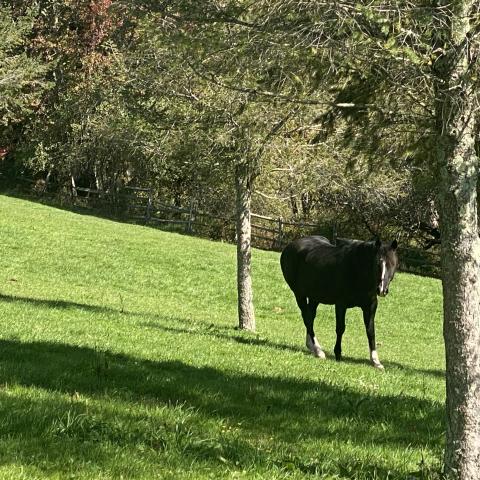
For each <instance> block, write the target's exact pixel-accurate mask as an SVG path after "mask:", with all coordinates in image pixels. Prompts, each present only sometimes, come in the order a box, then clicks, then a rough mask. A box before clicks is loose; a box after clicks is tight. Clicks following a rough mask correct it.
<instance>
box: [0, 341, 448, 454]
mask: <svg viewBox="0 0 480 480" xmlns="http://www.w3.org/2000/svg"><path fill="white" fill-rule="evenodd" d="M0 366H1V371H2V372H3V373H2V376H1V377H2V378H1V379H0V381H1V382H2V383H4V384H5V383H6V384H12V383H13V384H15V383H17V384H20V385H24V386H34V387H40V388H44V389H48V390H55V391H59V392H64V393H71V394H74V393H75V392H78V393H81V394H85V395H93V396H96V395H105V394H107V395H111V396H112V397H114V398H115V397H119V398H120V399H124V400H126V401H132V402H137V401H142V400H143V399H148V400H149V401H154V402H160V403H167V404H178V403H182V404H186V405H188V406H191V407H193V408H195V409H197V410H199V411H200V412H202V414H204V415H207V416H213V417H218V418H229V419H230V420H231V421H232V422H242V424H243V425H244V426H245V427H246V428H248V429H251V430H252V431H259V432H262V433H275V434H276V435H277V436H279V437H281V438H283V439H284V440H287V441H289V440H292V441H293V440H295V439H298V438H299V437H302V438H306V437H313V438H317V437H332V439H334V438H336V436H337V435H338V431H333V432H332V431H330V430H331V429H330V425H329V424H330V422H336V421H342V423H345V427H344V429H343V431H342V434H343V435H345V438H349V439H350V440H351V441H353V442H355V441H356V440H362V441H363V440H364V437H363V435H364V434H367V435H368V432H369V431H370V429H371V428H372V427H375V425H383V427H382V428H383V430H384V433H383V434H382V435H381V438H378V439H376V441H377V442H379V443H382V442H385V443H389V444H391V443H394V444H395V443H396V444H399V445H410V444H415V443H417V442H418V443H420V444H426V443H428V442H429V441H430V440H429V439H430V438H431V436H432V435H433V436H437V435H440V433H441V431H442V418H443V408H442V407H441V405H437V404H434V403H432V402H430V401H428V400H425V399H418V398H414V397H410V396H408V395H404V394H402V395H398V396H381V395H374V394H371V395H363V394H360V393H359V392H357V391H354V390H347V389H344V388H341V387H340V386H335V385H331V384H330V383H326V382H322V381H320V382H318V381H315V382H314V381H305V380H294V379H285V378H279V377H263V376H258V375H254V374H236V373H227V372H224V371H221V370H217V369H214V368H211V367H195V366H191V365H186V364H183V363H181V362H178V361H165V362H154V361H147V360H140V359H137V358H132V357H128V356H124V355H117V354H110V353H109V352H102V351H97V350H94V349H90V348H84V347H77V346H70V345H63V344H55V343H46V342H38V343H21V342H17V341H1V342H0Z"/></svg>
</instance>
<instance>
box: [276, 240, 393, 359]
mask: <svg viewBox="0 0 480 480" xmlns="http://www.w3.org/2000/svg"><path fill="white" fill-rule="evenodd" d="M396 250H397V241H396V240H394V241H393V242H390V243H382V242H381V241H380V240H376V241H372V242H361V241H359V240H348V239H338V240H337V244H336V245H332V244H331V243H330V242H329V241H328V240H327V239H326V238H325V237H320V236H312V237H305V238H300V239H298V240H295V241H294V242H292V243H290V244H289V245H287V246H286V247H285V249H284V250H283V252H282V255H281V257H280V264H281V267H282V272H283V276H284V277H285V280H286V282H287V283H288V285H289V287H290V288H291V289H292V291H293V293H294V295H295V298H296V300H297V304H298V306H299V308H300V310H301V312H302V318H303V322H304V324H305V328H306V329H307V340H306V344H307V348H308V349H309V350H310V351H311V352H312V353H313V354H314V355H315V356H316V357H319V358H325V353H324V352H323V350H322V347H321V346H320V344H319V343H318V341H317V339H316V338H315V333H314V331H313V322H314V320H315V315H316V313H317V307H318V304H319V303H323V304H328V305H335V318H336V333H337V342H336V344H335V349H334V352H335V358H336V359H337V360H341V358H342V335H343V333H344V332H345V314H346V311H347V308H352V307H360V308H361V309H362V311H363V321H364V323H365V329H366V332H367V338H368V346H369V348H370V360H371V362H372V364H373V366H374V367H376V368H383V365H382V364H381V363H380V360H379V359H378V354H377V349H376V344H375V312H376V310H377V295H380V296H385V295H387V293H388V287H389V285H390V282H391V280H392V279H393V276H394V274H395V271H396V269H397V265H398V258H397V252H396Z"/></svg>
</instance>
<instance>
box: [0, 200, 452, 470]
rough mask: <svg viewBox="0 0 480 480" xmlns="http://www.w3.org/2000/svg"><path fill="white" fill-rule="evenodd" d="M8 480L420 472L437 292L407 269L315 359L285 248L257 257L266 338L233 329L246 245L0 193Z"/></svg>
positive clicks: (426, 452)
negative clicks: (376, 362) (339, 349)
mask: <svg viewBox="0 0 480 480" xmlns="http://www.w3.org/2000/svg"><path fill="white" fill-rule="evenodd" d="M0 244H1V250H0V252H1V253H0V266H1V269H0V321H1V334H0V432H1V433H2V435H1V436H0V478H2V479H19V478H26V479H27V478H28V479H37V478H38V479H46V478H49V479H65V478H83V479H114V478H115V479H118V478H125V479H135V478H142V479H143V478H144V479H154V478H161V479H169V478H171V479H178V478H182V479H183V478H185V479H203V478H265V479H275V478H319V477H320V478H357V479H371V478H405V477H406V476H407V475H410V476H412V475H413V476H417V477H419V478H420V477H421V476H422V475H423V478H426V477H430V476H434V472H435V470H437V469H438V467H439V464H440V459H441V451H442V442H443V430H444V427H443V402H444V378H443V364H444V363H443V362H444V360H443V345H442V337H441V301H442V299H441V289H440V284H439V282H438V281H437V280H432V279H427V278H421V277H416V276H412V275H406V274H397V276H396V278H395V280H394V283H393V284H392V286H391V295H390V296H389V297H387V298H386V299H381V301H380V305H379V309H378V314H377V321H376V324H377V339H378V342H379V348H378V350H379V354H380V359H381V360H382V362H383V363H384V365H385V367H386V371H385V372H384V373H381V372H379V371H377V370H375V369H373V368H371V367H370V366H369V364H368V347H367V341H366V336H365V333H364V330H363V322H362V320H361V315H360V311H355V310H350V311H349V312H348V314H347V331H346V334H345V336H344V345H343V351H344V355H345V361H344V362H342V363H337V362H335V361H334V360H333V344H334V336H335V333H334V332H335V325H334V313H333V308H332V307H325V306H323V307H321V308H320V309H319V313H318V316H317V321H316V332H317V335H318V337H319V339H320V341H321V343H322V344H323V345H324V346H325V349H326V350H327V354H329V355H328V358H327V360H325V361H319V360H317V359H315V358H313V357H312V356H310V355H308V354H307V353H306V350H305V348H304V339H305V338H304V328H303V324H302V321H301V319H300V315H299V312H298V309H297V307H296V304H295V301H294V298H293V295H292V294H291V292H290V291H289V290H288V288H287V286H286V285H285V284H284V282H283V279H282V277H281V272H280V269H279V263H278V254H276V253H272V252H262V251H255V252H254V258H253V262H254V272H253V273H254V288H255V308H256V315H257V330H258V331H257V334H247V333H244V332H240V331H238V330H236V329H235V325H236V324H237V319H236V311H237V310H236V288H235V248H234V247H233V246H232V245H226V244H222V243H214V242H208V241H205V240H199V239H196V238H191V237H186V236H181V235H177V234H171V233H165V232H160V231H157V230H153V229H149V228H144V227H140V226H133V225H125V224H121V223H116V222H112V221H107V220H102V219H98V218H94V217H90V216H82V215H78V214H73V213H70V212H66V211H62V210H57V209H54V208H51V207H46V206H42V205H39V204H35V203H30V202H26V201H23V200H17V199H13V198H8V197H0Z"/></svg>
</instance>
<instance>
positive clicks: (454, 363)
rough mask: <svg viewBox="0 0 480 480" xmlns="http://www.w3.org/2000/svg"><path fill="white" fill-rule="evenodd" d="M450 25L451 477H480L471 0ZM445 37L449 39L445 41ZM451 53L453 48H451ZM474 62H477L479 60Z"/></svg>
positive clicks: (444, 154)
mask: <svg viewBox="0 0 480 480" xmlns="http://www.w3.org/2000/svg"><path fill="white" fill-rule="evenodd" d="M456 6H457V8H458V10H456V11H455V12H454V14H453V16H452V17H450V18H449V19H448V20H449V22H448V24H449V25H450V35H451V38H450V39H449V40H450V42H449V45H448V47H447V48H446V49H445V51H446V52H447V53H446V54H445V56H444V58H443V59H442V58H441V59H439V60H438V65H437V67H436V68H437V69H436V72H435V74H436V76H437V84H436V94H437V95H436V98H437V104H436V113H437V135H438V139H437V142H438V143H437V146H438V150H437V158H438V161H439V162H440V166H441V169H442V189H441V212H440V220H441V235H442V242H441V245H442V271H443V275H442V281H443V314H444V325H443V333H444V340H445V355H446V396H447V400H446V423H447V424H446V445H445V458H444V462H445V465H444V467H445V473H446V474H447V476H449V478H450V477H451V478H455V479H458V480H473V479H476V480H478V479H479V478H480V278H479V277H480V241H479V236H478V233H479V232H478V220H477V178H478V157H477V155H476V152H475V146H474V141H475V106H476V98H475V95H476V94H475V91H474V89H473V85H472V80H471V79H470V73H471V69H472V58H475V56H476V53H477V52H474V50H473V46H474V45H473V44H471V43H470V42H468V41H467V37H468V31H469V28H470V26H469V18H468V13H469V12H470V9H471V7H472V4H471V2H458V4H457V5H456ZM444 38H445V37H444ZM448 49H449V51H448ZM473 62H474V60H473Z"/></svg>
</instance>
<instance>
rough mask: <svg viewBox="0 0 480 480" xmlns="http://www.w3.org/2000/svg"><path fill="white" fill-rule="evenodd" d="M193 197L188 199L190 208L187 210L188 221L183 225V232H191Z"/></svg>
mask: <svg viewBox="0 0 480 480" xmlns="http://www.w3.org/2000/svg"><path fill="white" fill-rule="evenodd" d="M193 215H194V212H193V199H190V209H189V212H188V221H187V224H186V225H185V232H186V233H192V222H193Z"/></svg>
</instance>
